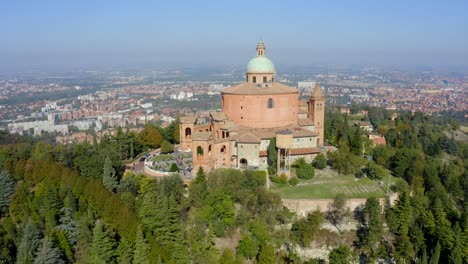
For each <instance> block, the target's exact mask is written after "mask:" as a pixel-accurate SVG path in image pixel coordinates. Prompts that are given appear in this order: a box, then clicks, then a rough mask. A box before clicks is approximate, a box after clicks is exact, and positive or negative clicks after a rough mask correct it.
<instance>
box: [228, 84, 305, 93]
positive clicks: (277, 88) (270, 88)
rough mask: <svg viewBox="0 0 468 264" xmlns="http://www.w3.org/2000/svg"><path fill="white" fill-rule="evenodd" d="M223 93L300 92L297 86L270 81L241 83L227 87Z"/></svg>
mask: <svg viewBox="0 0 468 264" xmlns="http://www.w3.org/2000/svg"><path fill="white" fill-rule="evenodd" d="M222 93H223V94H245V95H256V94H258V95H269V94H292V93H296V94H299V91H298V90H297V89H296V88H293V87H289V86H287V85H284V84H281V83H277V82H274V83H269V84H266V85H265V84H263V85H260V84H255V83H247V82H246V83H241V84H238V85H235V86H231V87H229V88H226V89H224V90H223V92H222Z"/></svg>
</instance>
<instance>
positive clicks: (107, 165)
mask: <svg viewBox="0 0 468 264" xmlns="http://www.w3.org/2000/svg"><path fill="white" fill-rule="evenodd" d="M102 184H104V186H105V187H106V189H107V190H109V192H113V191H114V190H115V189H116V188H117V185H118V182H117V175H115V169H114V167H113V166H112V161H111V159H110V158H109V156H107V157H106V161H105V162H104V169H103V175H102Z"/></svg>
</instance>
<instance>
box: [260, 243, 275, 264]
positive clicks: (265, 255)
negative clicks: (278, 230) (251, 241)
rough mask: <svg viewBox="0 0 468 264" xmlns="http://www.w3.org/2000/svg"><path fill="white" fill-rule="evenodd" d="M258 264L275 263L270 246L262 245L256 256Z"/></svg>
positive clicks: (273, 253)
mask: <svg viewBox="0 0 468 264" xmlns="http://www.w3.org/2000/svg"><path fill="white" fill-rule="evenodd" d="M257 263H258V264H274V263H276V256H275V249H274V248H273V246H272V245H270V244H263V245H262V246H261V247H260V251H259V253H258V256H257Z"/></svg>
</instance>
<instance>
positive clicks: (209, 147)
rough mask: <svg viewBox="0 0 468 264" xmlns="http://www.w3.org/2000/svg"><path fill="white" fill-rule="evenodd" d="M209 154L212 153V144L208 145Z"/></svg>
mask: <svg viewBox="0 0 468 264" xmlns="http://www.w3.org/2000/svg"><path fill="white" fill-rule="evenodd" d="M208 155H211V145H209V146H208Z"/></svg>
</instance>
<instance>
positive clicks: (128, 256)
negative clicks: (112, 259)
mask: <svg viewBox="0 0 468 264" xmlns="http://www.w3.org/2000/svg"><path fill="white" fill-rule="evenodd" d="M133 251H134V243H133V242H132V241H130V239H128V238H127V237H126V236H124V237H122V238H120V241H119V246H118V247H117V263H119V264H132V263H139V262H132V259H133ZM142 263H143V262H142Z"/></svg>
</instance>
